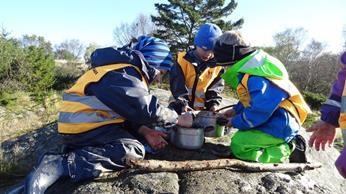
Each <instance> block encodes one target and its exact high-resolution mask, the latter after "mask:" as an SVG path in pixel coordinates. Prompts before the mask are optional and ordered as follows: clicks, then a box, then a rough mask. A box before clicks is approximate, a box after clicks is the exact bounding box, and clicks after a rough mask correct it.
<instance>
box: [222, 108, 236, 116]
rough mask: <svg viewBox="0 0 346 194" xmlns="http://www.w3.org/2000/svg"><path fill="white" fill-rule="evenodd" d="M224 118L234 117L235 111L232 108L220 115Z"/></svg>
mask: <svg viewBox="0 0 346 194" xmlns="http://www.w3.org/2000/svg"><path fill="white" fill-rule="evenodd" d="M222 114H223V115H224V116H225V117H226V118H229V117H233V116H234V115H235V110H234V109H233V108H231V109H229V110H227V111H225V112H223V113H222Z"/></svg>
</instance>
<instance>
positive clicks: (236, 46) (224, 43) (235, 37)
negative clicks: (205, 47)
mask: <svg viewBox="0 0 346 194" xmlns="http://www.w3.org/2000/svg"><path fill="white" fill-rule="evenodd" d="M253 51H254V49H252V48H251V47H250V46H249V45H248V44H247V43H246V42H245V41H244V39H243V37H242V36H241V34H240V33H239V32H238V31H227V32H225V33H223V34H222V35H221V36H220V37H219V38H218V39H217V40H216V43H215V45H214V56H215V59H216V62H217V63H218V64H219V65H232V64H234V63H236V62H237V61H239V60H241V59H242V58H244V57H246V56H247V55H249V54H250V53H252V52H253Z"/></svg>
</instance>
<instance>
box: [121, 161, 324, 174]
mask: <svg viewBox="0 0 346 194" xmlns="http://www.w3.org/2000/svg"><path fill="white" fill-rule="evenodd" d="M127 164H128V165H129V166H130V167H132V168H136V169H140V170H145V171H149V172H178V171H196V170H210V169H221V168H230V167H232V168H238V169H242V170H246V171H250V172H265V171H287V172H288V171H290V172H292V171H293V172H302V171H304V170H312V169H315V168H320V167H321V166H322V165H321V164H319V163H314V164H310V163H282V164H281V163H280V164H262V163H252V162H245V161H241V160H237V159H216V160H189V161H166V160H133V159H130V160H127Z"/></svg>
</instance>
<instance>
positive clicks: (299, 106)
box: [237, 74, 310, 125]
mask: <svg viewBox="0 0 346 194" xmlns="http://www.w3.org/2000/svg"><path fill="white" fill-rule="evenodd" d="M249 77H250V75H249V74H245V75H244V76H243V78H242V80H241V82H240V84H239V85H238V87H237V94H238V97H239V101H240V102H241V103H242V104H243V106H244V107H250V100H251V97H250V95H249V91H248V79H249ZM267 79H268V80H270V81H271V82H272V83H273V84H275V85H276V86H278V87H279V88H281V89H282V90H284V91H285V92H286V93H287V94H288V95H289V98H287V99H285V100H284V101H282V102H281V103H280V104H279V107H281V108H284V109H285V110H287V111H288V112H289V113H291V114H292V115H293V116H294V117H295V118H296V120H297V121H298V123H299V124H300V125H301V124H302V123H304V121H305V119H306V117H307V115H308V113H309V112H310V108H309V106H308V105H307V104H306V102H305V100H304V98H303V96H302V95H301V94H300V92H299V91H298V89H297V88H296V87H295V86H294V84H293V83H292V82H291V81H290V80H288V79H287V80H279V79H270V78H267Z"/></svg>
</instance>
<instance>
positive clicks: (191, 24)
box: [151, 0, 244, 52]
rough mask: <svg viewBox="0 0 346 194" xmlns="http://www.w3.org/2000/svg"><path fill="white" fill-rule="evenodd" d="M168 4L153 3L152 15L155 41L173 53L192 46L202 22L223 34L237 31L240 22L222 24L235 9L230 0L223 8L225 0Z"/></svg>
mask: <svg viewBox="0 0 346 194" xmlns="http://www.w3.org/2000/svg"><path fill="white" fill-rule="evenodd" d="M168 2H169V3H168V4H164V3H156V4H155V7H156V9H157V11H158V15H157V16H154V15H152V16H151V18H152V21H153V22H154V23H155V25H156V26H157V28H158V29H157V30H156V33H155V34H154V35H155V36H156V37H159V38H162V39H164V40H166V41H167V42H168V43H169V44H170V46H171V50H172V51H173V52H176V51H177V50H178V49H180V50H184V49H186V48H188V46H190V45H193V39H194V36H195V33H196V31H197V30H198V27H199V26H200V25H201V24H204V23H206V22H209V23H214V24H217V25H218V26H219V27H220V28H221V29H222V30H223V31H225V30H231V29H237V28H240V27H241V25H242V24H243V22H244V20H243V19H239V20H238V21H236V22H234V23H233V22H231V21H225V20H224V18H225V17H228V16H229V15H231V13H232V12H233V10H234V9H235V8H236V7H237V3H236V2H235V1H234V0H231V1H230V2H229V3H228V4H227V5H226V6H224V4H225V0H185V1H181V0H168Z"/></svg>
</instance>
